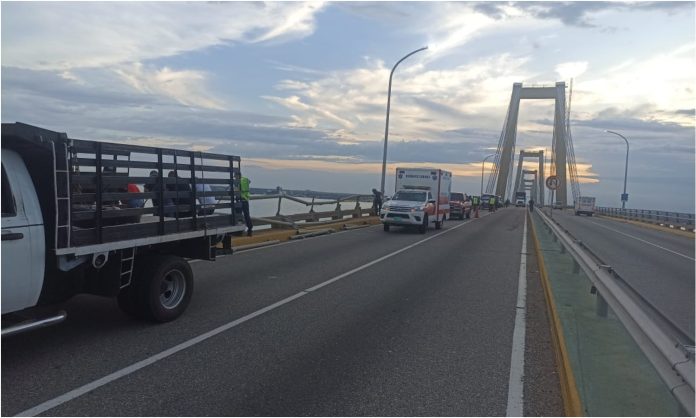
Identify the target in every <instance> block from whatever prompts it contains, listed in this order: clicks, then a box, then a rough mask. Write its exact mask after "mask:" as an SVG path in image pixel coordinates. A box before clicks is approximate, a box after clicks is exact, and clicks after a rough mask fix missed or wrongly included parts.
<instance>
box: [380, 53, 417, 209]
mask: <svg viewBox="0 0 696 418" xmlns="http://www.w3.org/2000/svg"><path fill="white" fill-rule="evenodd" d="M426 49H428V47H427V46H424V47H423V48H419V49H416V50H415V51H413V52H411V53H409V54H408V55H406V56H405V57H403V58H401V59H400V60H399V61H397V62H396V64H394V67H393V68H392V70H391V73H390V74H389V93H388V94H387V123H386V126H385V127H384V153H383V154H382V186H381V187H380V191H381V192H382V196H384V176H385V175H386V172H387V141H388V140H389V108H390V107H391V86H392V77H393V76H394V70H396V67H397V66H398V65H399V64H401V61H403V60H405V59H406V58H408V57H410V56H411V55H413V54H415V53H416V52H420V51H425V50H426Z"/></svg>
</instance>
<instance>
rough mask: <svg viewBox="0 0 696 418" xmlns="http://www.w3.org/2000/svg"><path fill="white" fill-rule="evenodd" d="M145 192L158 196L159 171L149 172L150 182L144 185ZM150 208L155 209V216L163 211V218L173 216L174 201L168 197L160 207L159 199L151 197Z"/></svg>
mask: <svg viewBox="0 0 696 418" xmlns="http://www.w3.org/2000/svg"><path fill="white" fill-rule="evenodd" d="M166 190H167V189H165V191H166ZM145 191H146V192H153V193H156V195H157V196H159V192H160V176H159V171H157V170H152V171H150V181H149V182H147V183H146V184H145ZM152 207H154V208H157V209H156V211H155V215H156V216H159V215H160V212H161V211H163V213H162V215H164V216H174V201H173V200H172V199H171V198H169V197H165V198H164V205H160V200H159V197H153V198H152Z"/></svg>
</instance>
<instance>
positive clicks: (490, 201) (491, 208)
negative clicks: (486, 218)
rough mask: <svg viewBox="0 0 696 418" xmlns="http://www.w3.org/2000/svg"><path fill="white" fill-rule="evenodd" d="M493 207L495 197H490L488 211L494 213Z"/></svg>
mask: <svg viewBox="0 0 696 418" xmlns="http://www.w3.org/2000/svg"><path fill="white" fill-rule="evenodd" d="M495 205H496V201H495V197H493V196H491V197H490V198H489V199H488V211H489V212H495Z"/></svg>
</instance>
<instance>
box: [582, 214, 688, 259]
mask: <svg viewBox="0 0 696 418" xmlns="http://www.w3.org/2000/svg"><path fill="white" fill-rule="evenodd" d="M590 223H593V224H595V225H597V226H599V227H602V228H604V229H608V230H610V231H614V232H616V233H617V234H621V235H625V236H627V237H629V238H633V239H635V240H638V241H640V242H644V243H646V244H648V245H652V246H653V247H657V248H659V249H661V250H665V251H667V252H670V253H672V254H674V255H678V256H679V257H684V258H686V259H687V260H691V261H696V259H694V258H691V257H689V256H688V255H684V254H682V253H678V252H676V251H672V250H670V249H669V248H665V247H663V246H660V245H657V244H653V243H652V242H650V241H646V240H644V239H642V238H638V237H636V236H633V235H631V234H627V233H625V232H621V231H618V230H616V229H614V228H609V227H608V226H604V225H602V224H600V223H597V222H593V221H590Z"/></svg>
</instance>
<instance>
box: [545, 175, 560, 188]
mask: <svg viewBox="0 0 696 418" xmlns="http://www.w3.org/2000/svg"><path fill="white" fill-rule="evenodd" d="M559 183H560V180H558V176H548V177H546V187H548V188H549V189H551V190H556V189H557V188H558V184H559Z"/></svg>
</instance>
